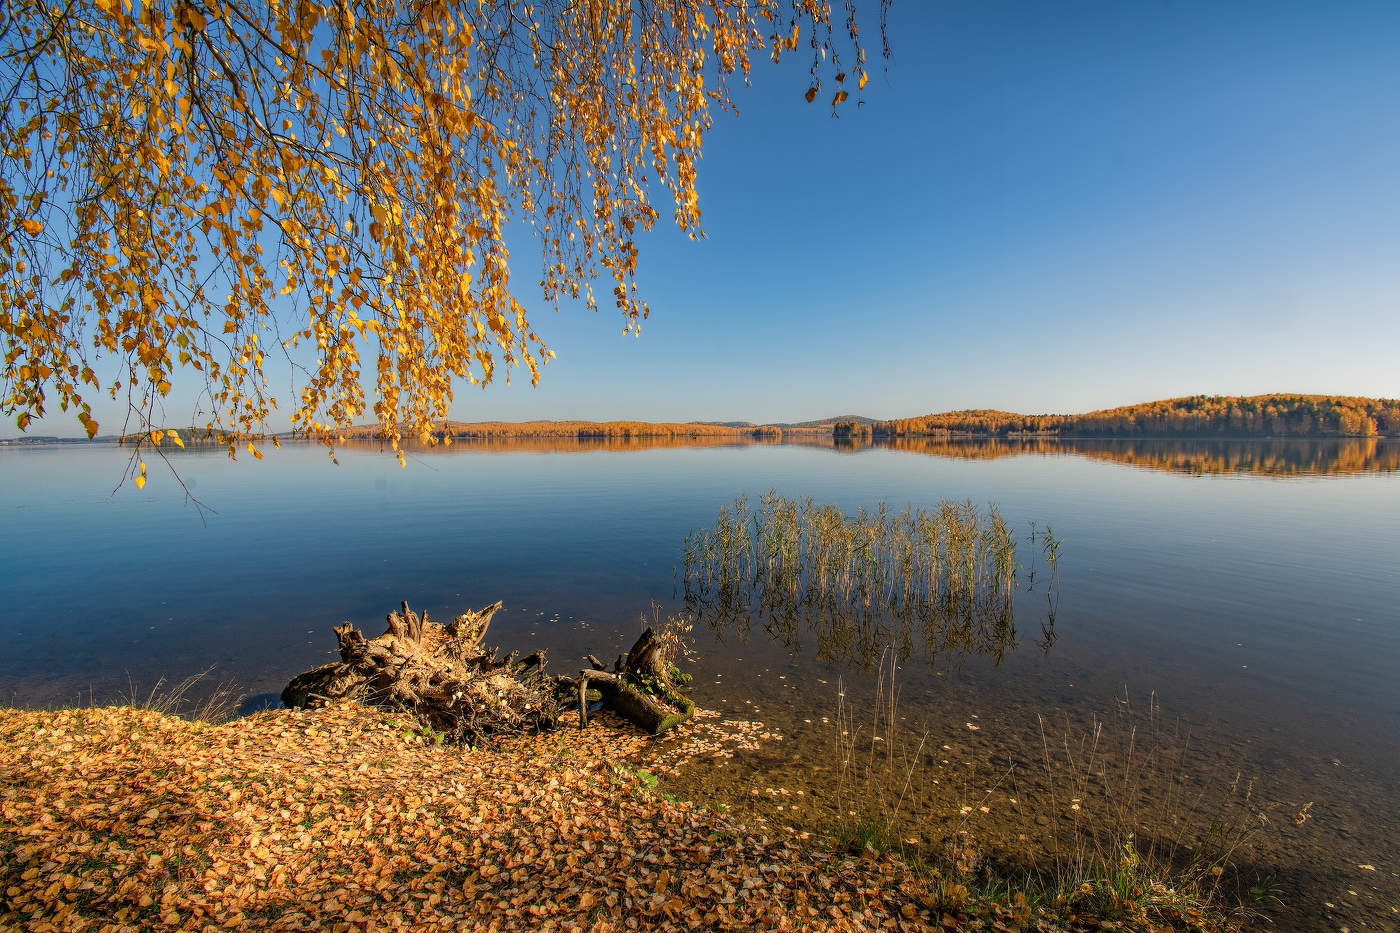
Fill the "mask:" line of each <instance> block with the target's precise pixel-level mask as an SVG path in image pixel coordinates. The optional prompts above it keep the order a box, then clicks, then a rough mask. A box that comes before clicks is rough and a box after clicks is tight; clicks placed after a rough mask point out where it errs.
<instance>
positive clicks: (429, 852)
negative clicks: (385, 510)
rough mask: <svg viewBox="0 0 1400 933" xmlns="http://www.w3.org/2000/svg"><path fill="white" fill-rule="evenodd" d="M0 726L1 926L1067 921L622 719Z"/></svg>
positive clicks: (300, 715)
mask: <svg viewBox="0 0 1400 933" xmlns="http://www.w3.org/2000/svg"><path fill="white" fill-rule="evenodd" d="M0 722H3V725H0V894H3V896H2V897H0V928H4V929H24V930H29V931H34V933H40V931H45V930H63V931H82V930H94V931H96V930H103V931H109V930H110V931H116V930H147V929H154V930H177V929H178V930H211V929H217V930H239V929H256V930H333V931H336V930H347V931H348V930H439V929H470V930H503V931H504V930H541V931H549V930H558V931H565V930H578V931H600V933H601V931H608V930H694V929H705V930H754V929H763V930H874V929H890V930H914V929H942V930H949V929H985V930H994V931H1009V930H1018V929H1022V930H1052V929H1059V927H1057V926H1054V925H1053V924H1052V923H1051V922H1050V921H1049V920H1044V919H1036V918H1031V917H1028V916H1027V912H1026V911H1025V910H1021V911H1013V910H1011V909H1010V908H1009V907H1007V906H1004V905H1003V906H998V905H992V904H966V905H963V906H962V907H961V909H952V908H950V907H949V906H948V905H947V904H946V903H945V899H944V898H942V897H940V895H939V890H940V889H939V887H938V885H937V882H936V880H934V879H930V878H928V877H927V876H925V875H921V874H919V873H916V872H914V871H912V870H911V869H909V868H908V867H906V866H904V865H902V864H901V863H899V862H897V861H894V860H890V859H886V858H882V857H876V856H874V854H873V853H869V854H867V856H866V857H863V858H852V857H849V856H844V855H837V854H833V853H830V852H826V851H823V850H821V849H817V848H809V847H805V846H802V845H800V844H798V843H797V842H795V841H794V840H783V839H773V838H768V837H767V836H765V835H762V834H760V833H757V832H754V831H751V830H749V829H746V828H745V827H743V826H741V825H739V824H737V823H735V822H733V821H731V820H730V819H728V818H726V817H724V816H721V815H718V814H716V813H713V812H711V811H710V810H708V809H706V808H704V807H699V806H694V805H691V804H687V803H683V802H681V803H678V802H675V801H672V800H668V799H665V798H663V797H661V796H660V795H657V794H655V793H652V792H650V791H649V790H648V789H647V787H646V783H647V782H646V781H644V780H643V779H642V778H640V777H638V776H637V774H636V773H634V772H633V771H631V770H629V767H631V768H636V767H638V766H639V765H638V764H636V763H637V762H641V763H645V762H646V759H645V757H644V756H645V755H646V753H647V750H648V746H649V743H648V741H647V740H646V739H644V738H642V737H640V736H639V735H637V734H636V733H635V732H634V731H630V730H629V728H628V727H626V726H624V725H622V724H620V723H618V722H617V721H614V720H611V719H609V718H607V717H602V718H600V719H599V720H596V721H595V722H594V723H592V724H591V725H590V727H589V729H588V730H586V731H582V732H580V731H578V730H577V729H574V728H564V729H561V730H559V731H557V732H555V733H552V734H547V735H541V736H532V737H528V738H517V739H512V740H508V741H503V742H502V743H501V744H500V745H499V747H497V748H494V749H491V750H480V749H478V750H472V749H464V748H453V747H445V746H441V745H437V744H435V743H433V742H432V740H431V739H430V738H428V737H425V736H424V735H422V734H420V733H419V732H418V731H417V730H415V729H413V728H412V726H411V725H410V724H409V723H407V722H405V721H403V720H396V719H395V718H394V717H393V716H391V715H389V714H385V713H382V712H378V711H373V710H367V709H364V708H362V707H358V706H355V705H351V704H341V705H336V706H332V707H329V708H326V709H322V710H317V711H311V712H307V711H297V710H274V711H270V712H265V713H260V714H258V715H255V716H251V717H247V718H243V719H238V720H234V721H232V722H229V723H224V724H221V725H211V724H208V723H201V722H191V721H187V720H183V719H178V718H175V717H172V716H167V715H162V714H159V713H154V712H145V711H139V710H133V709H129V708H121V707H113V708H102V709H77V710H66V711H58V712H22V711H15V710H6V711H0ZM741 731H744V732H745V734H746V735H747V734H750V733H752V731H753V730H752V729H748V730H741ZM716 748H717V746H716V745H715V743H712V742H707V743H706V744H705V745H704V750H705V751H706V752H708V753H710V754H715V753H716ZM718 753H722V750H720V751H719V752H718ZM629 762H630V763H632V764H630V765H629ZM665 764H666V765H668V766H670V765H673V764H674V762H669V761H668V762H666V763H665ZM642 775H643V777H645V776H646V775H645V772H642ZM1190 927H1191V925H1190V924H1189V923H1181V924H1179V925H1178V926H1177V927H1176V929H1188V928H1190ZM1164 929H1165V928H1164Z"/></svg>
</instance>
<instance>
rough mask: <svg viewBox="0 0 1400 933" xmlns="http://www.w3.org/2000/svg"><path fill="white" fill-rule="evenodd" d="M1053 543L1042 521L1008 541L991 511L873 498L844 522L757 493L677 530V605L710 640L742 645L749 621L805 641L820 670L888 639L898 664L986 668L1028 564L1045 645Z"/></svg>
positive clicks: (820, 509)
mask: <svg viewBox="0 0 1400 933" xmlns="http://www.w3.org/2000/svg"><path fill="white" fill-rule="evenodd" d="M1023 543H1024V544H1027V545H1028V546H1029V547H1028V548H1027V550H1029V553H1030V564H1029V565H1027V566H1025V567H1023V566H1021V564H1020V563H1019V562H1018V558H1017V549H1018V545H1019V544H1023ZM1059 551H1060V541H1059V539H1057V538H1056V537H1055V536H1054V533H1053V531H1052V530H1051V529H1050V528H1048V527H1047V528H1045V529H1043V530H1041V529H1037V528H1035V527H1032V529H1031V532H1030V535H1029V537H1028V538H1025V539H1024V540H1023V541H1018V539H1017V535H1016V533H1015V531H1014V530H1013V529H1012V528H1011V527H1010V526H1009V525H1008V524H1007V523H1006V520H1005V519H1004V518H1003V517H1002V515H1001V513H1000V512H999V511H998V510H997V509H996V507H995V506H988V507H986V508H983V509H979V508H978V507H977V506H975V505H974V504H973V503H972V502H970V501H964V502H951V501H947V500H945V501H942V502H940V503H939V504H938V505H937V506H936V507H934V508H932V509H914V508H905V509H904V510H903V511H893V510H891V509H890V508H889V506H888V505H887V504H886V503H884V502H881V503H879V505H878V506H877V507H876V508H875V509H874V510H873V511H869V512H867V511H866V510H864V509H862V510H860V511H859V512H857V513H856V514H855V515H854V516H848V515H846V514H845V513H843V512H842V511H841V510H840V509H838V508H837V507H836V506H834V505H829V504H827V505H818V504H816V503H814V502H813V501H812V500H811V499H789V498H785V497H782V496H779V495H777V494H776V493H774V492H769V493H765V494H764V495H762V496H761V497H760V498H759V504H758V507H757V508H752V509H751V508H750V506H749V502H748V500H747V498H746V497H743V496H741V497H740V498H739V499H737V500H736V501H735V503H734V506H733V507H732V508H729V507H723V508H721V509H720V511H719V515H718V517H717V519H716V521H715V524H714V526H713V527H711V528H702V529H696V530H694V531H692V532H691V533H690V534H689V535H687V536H686V541H685V568H684V587H685V601H686V606H687V608H688V609H689V610H690V611H691V612H692V613H693V615H694V616H695V618H696V620H697V621H698V622H700V623H702V624H705V625H708V626H710V627H711V628H713V629H714V630H715V632H716V634H717V635H719V636H721V637H723V636H726V635H730V634H733V635H735V636H736V637H738V638H739V639H741V640H743V639H747V638H748V636H749V634H750V627H751V625H752V623H753V620H755V619H757V620H759V621H760V623H761V625H762V627H763V630H764V632H765V633H766V634H767V635H768V636H769V637H770V638H772V639H774V640H775V641H777V642H779V643H781V644H782V645H783V646H784V647H785V648H786V649H787V650H788V651H790V652H793V653H797V652H799V651H800V650H801V647H802V644H803V641H804V639H805V638H811V639H812V640H814V641H815V644H816V657H817V658H818V659H819V660H821V661H823V662H826V663H830V664H834V663H838V662H848V663H850V662H854V663H856V664H859V665H861V666H862V667H864V668H867V669H869V668H873V667H874V665H875V664H876V663H878V661H879V659H880V657H881V655H882V653H883V652H885V651H887V650H889V649H890V648H891V647H892V648H893V649H894V651H895V652H896V654H897V655H898V657H899V658H900V659H901V660H907V659H909V658H911V657H923V658H925V659H927V660H929V661H932V660H934V659H937V658H942V659H946V658H961V657H964V656H966V655H969V654H977V655H984V656H988V657H990V658H992V659H993V661H994V662H996V663H1000V661H1001V660H1002V658H1003V657H1004V656H1005V654H1006V652H1007V651H1008V650H1009V649H1012V648H1014V647H1016V645H1017V644H1018V641H1019V638H1018V634H1017V630H1016V623H1015V613H1014V601H1015V597H1016V591H1017V587H1018V582H1019V578H1020V576H1021V574H1022V573H1023V572H1024V573H1025V574H1026V577H1027V580H1026V583H1027V589H1028V590H1030V589H1033V588H1034V587H1035V583H1036V574H1037V572H1038V571H1037V563H1040V564H1042V565H1043V566H1042V568H1041V569H1040V571H1039V572H1040V573H1041V575H1042V583H1043V591H1044V594H1045V599H1046V606H1045V616H1044V620H1043V621H1042V623H1041V640H1040V643H1041V645H1042V647H1043V648H1046V649H1048V648H1049V647H1050V646H1051V645H1052V644H1053V643H1054V641H1055V611H1056V608H1057V604H1058V598H1059V596H1058V579H1057V571H1056V568H1057V562H1058V559H1059Z"/></svg>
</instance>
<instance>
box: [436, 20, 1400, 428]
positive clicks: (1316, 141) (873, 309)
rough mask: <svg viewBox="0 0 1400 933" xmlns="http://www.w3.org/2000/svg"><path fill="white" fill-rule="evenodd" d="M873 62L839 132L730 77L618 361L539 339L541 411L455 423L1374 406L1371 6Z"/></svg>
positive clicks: (503, 407)
mask: <svg viewBox="0 0 1400 933" xmlns="http://www.w3.org/2000/svg"><path fill="white" fill-rule="evenodd" d="M890 37H891V43H892V46H893V51H894V58H893V60H892V61H891V62H890V63H889V67H888V71H887V72H886V73H883V74H882V73H879V72H876V73H875V74H874V75H873V76H872V79H871V82H870V84H869V85H868V86H867V88H866V91H867V93H866V102H865V104H864V106H863V107H861V108H860V109H859V110H856V109H855V108H845V109H843V110H842V111H841V116H840V118H839V119H832V117H831V115H830V110H829V108H827V107H824V106H822V105H821V103H820V99H819V101H818V103H816V104H813V105H808V104H806V103H805V101H803V99H802V94H803V92H804V91H805V90H806V87H807V80H806V74H805V69H803V68H802V67H800V63H794V66H793V67H784V66H780V67H773V66H771V65H768V66H758V67H756V69H755V72H754V75H753V85H752V87H751V88H749V89H744V90H741V91H740V92H739V94H738V96H737V100H738V103H739V107H740V113H739V115H738V117H737V118H731V117H727V116H725V115H720V116H718V117H717V118H716V121H715V129H714V131H713V134H712V135H711V137H710V139H709V141H708V144H707V147H706V153H705V159H704V162H703V164H702V169H701V172H702V174H701V205H702V208H703V210H704V222H705V227H706V231H707V234H708V239H707V240H705V241H703V242H699V243H692V242H690V241H688V240H683V239H682V238H680V237H676V236H673V235H666V234H663V235H659V236H654V237H652V238H651V241H650V242H647V243H645V244H644V246H643V252H642V257H641V260H642V275H641V281H642V285H643V287H644V289H645V290H646V293H647V295H648V296H649V298H650V300H651V303H652V308H653V313H652V317H651V319H650V320H649V321H648V322H647V324H646V325H645V326H644V328H643V330H642V335H641V337H640V338H637V339H633V338H630V337H623V336H621V335H620V331H621V322H620V321H619V320H617V319H615V318H613V317H612V316H611V315H610V314H609V313H608V312H606V311H603V312H599V313H598V314H597V315H593V314H590V313H588V312H583V311H568V310H566V311H565V312H563V313H561V314H559V315H554V314H553V313H552V312H550V313H548V314H547V315H540V318H539V322H540V328H541V332H542V333H543V334H544V335H545V336H546V338H547V339H548V340H549V341H550V343H551V345H552V346H553V347H554V348H555V349H556V350H557V351H558V353H559V358H558V359H557V360H556V361H555V362H553V363H551V364H550V365H549V366H547V367H546V368H545V371H544V377H543V379H542V381H541V384H540V386H539V387H538V388H535V389H531V388H529V387H528V385H521V384H518V383H517V384H515V385H512V386H510V387H508V388H507V387H503V386H498V387H493V388H491V389H488V390H486V391H485V392H475V391H473V392H467V393H464V394H462V395H460V396H459V401H458V404H457V406H456V409H455V412H456V414H457V415H458V416H459V417H462V418H467V419H476V418H505V419H518V418H530V417H543V418H566V417H581V418H637V419H648V420H655V419H677V420H688V419H698V418H715V419H750V420H755V421H770V420H801V419H805V418H812V417H820V416H824V415H831V414H836V413H844V412H859V413H864V414H869V415H871V416H875V417H898V416H903V415H912V414H917V413H923V412H927V411H939V410H945V409H954V408H964V407H984V406H985V407H998V408H1006V409H1011V410H1018V411H1027V412H1043V411H1083V410H1088V409H1092V408H1098V407H1106V406H1111V405H1117V404H1124V403H1129V402H1134V401H1145V400H1149V399H1153V398H1162V397H1169V396H1176V395H1188V394H1194V393H1197V392H1205V393H1222V394H1236V393H1239V394H1254V393H1261V392H1269V391H1304V392H1323V393H1337V394H1357V395H1380V396H1396V395H1400V55H1397V53H1396V49H1397V48H1400V4H1395V3H1375V4H1365V3H1347V4H1332V3H1306V4H1304V3H1293V4H1289V3H1268V4H1265V3H1257V4H1254V3H1229V4H1219V3H1194V2H1193V3H1160V2H1134V3H1056V4H1044V3H1009V2H984V0H978V2H965V0H962V2H903V3H896V4H895V5H894V8H893V10H892V12H891V16H890ZM523 252H524V251H522V253H523ZM517 255H521V253H518V254H517Z"/></svg>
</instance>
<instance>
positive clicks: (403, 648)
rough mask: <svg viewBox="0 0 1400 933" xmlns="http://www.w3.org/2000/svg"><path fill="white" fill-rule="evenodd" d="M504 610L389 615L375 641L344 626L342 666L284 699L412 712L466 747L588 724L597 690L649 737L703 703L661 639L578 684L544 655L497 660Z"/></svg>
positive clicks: (319, 671) (640, 643) (651, 638)
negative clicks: (451, 615)
mask: <svg viewBox="0 0 1400 933" xmlns="http://www.w3.org/2000/svg"><path fill="white" fill-rule="evenodd" d="M500 608H501V603H499V602H497V603H494V604H492V605H490V606H486V607H484V608H482V609H480V610H477V611H475V612H471V611H469V612H466V613H463V614H462V615H459V616H458V617H457V618H456V619H454V620H452V621H451V622H449V623H447V624H446V625H442V624H439V623H437V622H433V621H431V620H429V619H428V615H427V613H423V614H422V615H421V616H420V615H419V614H418V613H416V612H414V611H413V610H411V609H410V608H409V607H408V603H406V602H405V603H403V604H402V606H401V608H400V609H399V610H398V611H395V612H391V613H389V615H388V618H387V623H388V627H387V629H386V631H385V632H384V634H382V635H379V636H377V637H375V638H371V639H366V638H365V637H364V635H363V634H362V633H361V632H360V630H359V629H357V628H355V627H354V626H352V625H351V624H350V623H349V622H344V623H341V624H340V625H337V626H335V627H334V632H335V634H336V638H337V640H338V642H339V645H340V660H339V661H336V662H334V663H331V664H323V665H321V666H320V667H317V668H314V669H312V670H309V671H306V672H304V673H301V674H298V675H297V676H296V677H294V678H292V680H291V682H290V683H288V684H287V686H286V688H285V689H284V690H283V691H282V702H283V703H285V704H287V705H288V706H315V705H319V704H320V703H324V702H326V701H329V700H337V699H355V700H359V701H361V702H364V703H370V704H374V705H378V706H387V707H392V708H396V709H404V710H407V711H410V712H412V713H414V714H415V715H417V716H419V717H420V718H422V719H423V720H425V721H426V723H427V724H429V725H430V726H431V728H433V729H435V730H439V731H441V732H442V733H444V734H445V735H446V736H447V737H450V738H451V739H453V740H456V741H466V742H473V743H475V742H479V741H481V740H483V739H485V738H487V737H488V736H490V735H498V734H502V733H515V732H525V731H541V730H545V729H551V728H554V727H555V726H557V725H558V724H559V722H560V719H561V718H562V716H563V714H564V713H565V712H566V711H567V710H568V708H569V707H570V706H571V705H572V704H573V703H574V702H577V703H578V704H579V706H578V708H579V725H580V727H582V726H584V725H586V724H587V702H588V699H587V698H588V695H589V694H590V693H593V690H591V689H590V685H592V686H594V687H596V690H597V693H598V695H599V696H600V698H601V700H602V703H603V705H604V706H605V707H608V708H611V709H613V710H615V711H616V712H618V713H619V714H620V715H622V716H623V717H625V718H627V719H629V720H631V721H632V722H634V723H636V724H637V725H638V726H640V727H641V728H643V729H645V730H646V731H647V732H649V733H653V734H655V733H658V732H663V731H665V730H666V729H669V728H671V727H672V726H674V725H675V724H676V723H678V722H683V721H684V720H685V719H687V718H689V717H690V715H691V714H692V712H693V711H694V708H695V707H694V704H693V703H692V702H691V701H690V698H689V697H686V696H684V695H682V694H681V693H680V692H679V691H678V690H677V689H676V688H675V686H674V684H673V683H672V680H671V677H670V672H669V671H668V670H667V667H668V665H667V663H666V661H665V659H664V654H665V652H664V651H663V646H662V643H661V640H660V639H659V638H658V637H657V635H656V634H655V632H654V631H653V630H652V629H647V630H646V631H645V632H643V633H642V637H641V638H639V639H638V640H637V642H636V644H634V645H633V646H632V649H631V651H629V652H628V654H627V657H626V658H625V659H623V658H618V661H617V664H616V665H615V666H614V669H613V670H612V671H611V672H610V671H607V670H604V669H603V665H602V664H600V663H598V662H597V660H596V659H594V658H592V657H591V656H590V657H589V663H590V664H592V665H593V667H592V669H589V670H584V671H581V672H580V675H579V676H578V677H577V678H570V677H560V676H554V675H549V674H546V673H545V672H544V665H545V657H544V652H543V651H537V652H534V653H532V654H530V655H527V656H526V657H524V658H518V656H517V654H516V653H515V652H511V653H510V654H509V655H507V656H505V657H504V658H499V657H497V652H496V649H495V648H491V649H483V648H482V647H481V641H482V639H483V638H484V637H485V635H486V630H487V628H488V627H489V626H490V624H491V617H492V616H493V615H494V614H495V613H496V612H497V610H499V609H500Z"/></svg>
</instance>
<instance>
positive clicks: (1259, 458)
mask: <svg viewBox="0 0 1400 933" xmlns="http://www.w3.org/2000/svg"><path fill="white" fill-rule="evenodd" d="M780 444H781V445H785V446H791V445H800V446H804V447H818V448H823V449H827V450H831V449H835V450H836V451H838V452H843V453H850V452H856V451H862V450H870V449H872V448H874V449H886V450H899V451H905V452H908V453H917V454H926V455H929V456H934V457H950V458H954V459H959V460H997V459H1000V458H1002V457H1014V456H1019V455H1022V454H1038V455H1046V456H1049V455H1072V456H1080V457H1088V458H1090V459H1093V460H1103V461H1107V462H1113V463H1122V464H1126V465H1129V466H1135V467H1141V468H1144V469H1149V470H1163V471H1167V472H1172V473H1191V474H1196V475H1209V474H1231V473H1237V474H1248V475H1253V476H1277V477H1289V476H1315V475H1322V474H1329V473H1335V474H1344V473H1389V472H1394V471H1397V470H1400V439H1397V438H1383V437H1355V438H1322V439H1302V438H1281V439H1276V440H1270V439H1258V438H1255V439H1245V438H1241V439H1220V438H1134V439H1115V438H1058V437H1037V436H1033V435H1027V436H1010V437H898V438H888V439H877V440H875V441H874V442H873V443H872V442H871V440H870V439H869V438H834V439H833V438H832V437H831V436H830V435H829V434H821V433H815V432H809V433H805V434H798V433H796V432H793V433H788V434H784V435H783V436H782V437H781V438H779V437H770V438H755V437H753V436H749V435H738V434H735V435H718V436H714V437H704V436H697V437H690V436H665V437H662V436H657V437H652V436H632V437H620V436H619V437H533V436H528V435H521V436H510V437H489V438H471V437H468V438H457V439H455V440H454V442H453V444H452V445H451V446H445V445H438V446H436V447H428V446H426V445H418V444H411V443H409V444H405V447H406V449H411V450H413V451H414V453H415V454H419V455H421V454H425V453H435V454H451V453H460V452H464V451H479V452H493V453H514V452H520V451H527V452H539V453H589V452H593V451H626V450H649V449H660V448H678V447H714V448H719V447H752V446H777V445H780ZM340 446H343V447H346V448H361V449H371V448H372V449H376V450H378V449H380V448H383V447H385V446H386V445H385V444H384V443H382V442H380V441H375V440H361V439H350V440H347V441H346V442H345V443H344V444H343V445H340ZM169 452H171V453H176V452H179V451H178V448H171V450H170V451H169Z"/></svg>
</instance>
